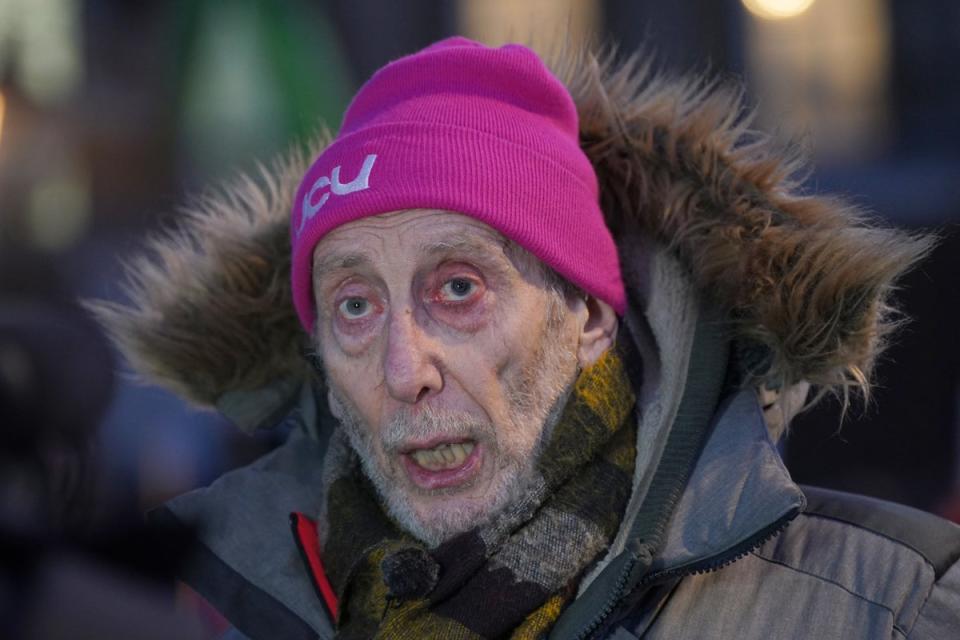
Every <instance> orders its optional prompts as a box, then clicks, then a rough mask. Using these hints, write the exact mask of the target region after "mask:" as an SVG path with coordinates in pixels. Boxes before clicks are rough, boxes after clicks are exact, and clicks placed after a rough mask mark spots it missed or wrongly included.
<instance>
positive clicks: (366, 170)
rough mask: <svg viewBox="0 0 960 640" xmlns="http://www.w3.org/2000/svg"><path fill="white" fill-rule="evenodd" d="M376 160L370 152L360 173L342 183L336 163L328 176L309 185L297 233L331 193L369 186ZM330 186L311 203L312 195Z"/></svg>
mask: <svg viewBox="0 0 960 640" xmlns="http://www.w3.org/2000/svg"><path fill="white" fill-rule="evenodd" d="M376 161H377V154H375V153H371V154H370V155H368V156H367V157H366V158H364V159H363V166H362V167H360V173H358V174H357V177H356V178H354V179H353V180H351V181H350V182H348V183H346V184H344V183H342V182H340V165H337V166H335V167H334V168H333V171H331V172H330V177H329V178H328V177H327V176H320V177H319V178H317V179H316V181H315V182H314V183H313V186H312V187H310V191H309V192H308V193H307V195H306V196H304V198H303V204H301V205H300V228H299V229H298V230H297V235H300V233H302V232H303V227H304V225H305V224H307V221H308V220H310V219H311V218H312V217H313V216H315V215H317V212H318V211H320V209H321V208H322V207H323V205H325V204H327V200H329V199H330V196H331V195H335V196H345V195H347V194H348V193H353V192H354V191H363V190H364V189H369V188H370V171H371V170H372V169H373V163H374V162H376ZM327 187H330V191H328V192H326V193H324V194H323V195H322V196H320V199H319V200H317V204H311V203H312V202H313V199H314V197H316V195H317V193H319V192H320V191H321V190H322V189H326V188H327Z"/></svg>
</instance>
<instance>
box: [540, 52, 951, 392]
mask: <svg viewBox="0 0 960 640" xmlns="http://www.w3.org/2000/svg"><path fill="white" fill-rule="evenodd" d="M555 72H556V73H557V75H558V77H560V79H561V80H562V81H564V82H565V83H566V84H567V86H568V88H569V89H570V91H571V93H572V94H573V96H574V100H575V101H576V103H577V105H578V109H579V112H580V135H581V145H582V146H583V148H584V150H585V151H586V152H587V154H588V155H589V156H590V159H591V161H592V162H593V165H594V168H595V169H596V172H597V175H598V177H599V180H600V192H601V199H602V206H603V209H604V211H605V213H606V216H607V224H608V226H609V227H610V229H611V230H612V231H613V233H614V235H615V236H618V237H626V235H627V234H626V233H625V232H626V231H627V230H629V229H631V228H634V227H639V229H640V231H641V233H644V234H645V235H648V236H652V237H654V238H656V239H657V240H658V241H659V242H662V243H664V244H666V245H667V246H668V247H670V248H671V249H672V250H674V251H675V252H676V253H677V254H678V255H679V256H680V257H681V259H682V260H683V261H684V263H685V264H686V265H687V267H688V268H689V269H690V271H691V273H692V275H693V279H694V282H695V283H696V285H697V286H698V288H699V289H700V290H701V291H703V292H704V293H706V294H707V295H709V296H711V297H712V298H713V299H714V301H715V302H717V303H719V304H720V305H722V306H723V307H725V308H726V309H728V311H729V312H730V315H731V317H732V319H733V321H734V322H735V324H736V335H737V336H738V338H739V339H740V342H741V350H742V349H743V345H746V349H747V350H755V349H756V347H760V348H761V349H762V352H763V353H764V354H765V357H761V358H760V359H759V362H754V363H753V365H752V366H751V367H750V371H747V372H746V373H747V379H746V381H745V382H747V383H750V384H761V383H762V384H766V386H768V387H771V388H780V387H781V386H783V385H792V384H795V383H797V382H800V381H804V380H805V381H808V382H810V383H812V384H814V385H817V386H819V387H820V389H821V390H827V391H831V390H832V391H841V392H842V393H843V394H844V396H846V392H847V390H849V389H850V388H851V387H857V388H859V389H860V390H861V391H863V392H864V394H867V393H868V392H869V380H870V375H871V371H872V369H873V365H874V362H875V360H876V357H877V356H878V355H879V354H880V352H881V351H882V349H883V346H884V338H885V337H886V336H888V334H889V333H890V331H891V330H892V329H893V328H894V327H895V326H896V325H897V321H896V319H895V316H894V314H893V313H892V311H893V310H892V307H891V305H890V302H889V296H890V293H891V291H892V290H893V284H894V282H895V280H896V279H897V278H898V277H899V276H900V275H902V274H903V272H904V271H906V270H907V269H909V268H910V267H911V266H912V265H914V264H915V263H916V262H917V261H918V260H920V259H921V258H922V257H923V256H924V255H925V254H926V253H927V252H928V251H929V250H930V248H931V247H932V244H933V241H932V238H930V237H924V236H920V235H908V234H906V233H903V232H900V231H896V230H893V229H888V228H882V227H880V226H876V225H874V224H871V223H870V221H869V220H868V219H867V217H866V215H865V214H864V212H862V211H860V210H858V209H856V208H855V207H852V206H850V205H849V204H846V203H844V202H841V201H840V200H838V199H836V198H832V197H824V196H814V195H810V194H807V193H804V192H803V191H802V190H801V188H800V186H801V185H800V183H801V181H802V178H803V177H805V176H804V173H803V167H802V164H801V161H800V159H799V158H798V157H797V155H796V154H795V152H791V150H790V148H788V147H787V146H786V145H782V144H777V143H776V142H775V141H773V140H772V139H770V138H768V137H765V136H763V135H760V134H758V133H756V132H754V131H751V130H750V128H749V127H750V123H751V120H752V113H751V112H749V111H748V110H746V109H745V108H744V105H743V100H742V96H741V94H740V92H739V91H736V90H735V89H733V88H731V87H727V86H722V85H720V84H718V83H716V82H712V81H707V80H704V79H702V78H698V77H679V78H677V77H673V78H671V77H666V76H659V75H655V74H652V73H651V72H650V69H649V67H648V66H647V65H642V64H639V63H638V61H637V58H636V57H634V58H631V59H630V60H628V61H627V62H626V63H625V64H623V65H619V66H617V65H615V64H614V63H613V55H612V53H611V54H608V55H606V56H603V57H602V58H599V59H598V58H597V57H595V56H592V55H579V56H576V55H575V56H570V55H566V56H564V57H563V59H561V60H560V61H559V62H558V64H556V65H555ZM793 148H796V147H795V146H794V147H793ZM621 249H622V248H621ZM755 360H757V359H756V358H755Z"/></svg>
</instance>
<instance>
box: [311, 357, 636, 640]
mask: <svg viewBox="0 0 960 640" xmlns="http://www.w3.org/2000/svg"><path fill="white" fill-rule="evenodd" d="M623 362H624V361H623V359H622V358H621V356H620V355H618V354H617V353H616V352H615V351H614V350H612V349H611V350H609V351H607V352H606V353H605V354H604V355H603V356H602V357H601V358H600V359H599V360H598V361H597V362H596V363H595V364H593V365H592V366H591V367H589V368H588V369H586V370H585V371H583V372H582V373H581V374H580V376H579V377H578V378H577V381H576V382H575V384H574V388H573V390H572V392H571V394H570V396H569V397H568V399H567V403H566V405H565V407H564V410H563V412H562V414H561V416H560V419H559V421H558V422H557V424H556V425H555V426H554V429H553V431H552V433H551V434H550V439H549V441H548V442H547V443H546V445H545V447H544V450H543V453H542V454H541V456H540V458H539V460H538V462H537V474H536V478H535V480H534V482H533V483H532V486H531V487H529V490H527V491H525V492H524V494H523V495H524V500H523V502H522V503H521V504H516V505H512V506H511V508H509V509H508V510H507V511H506V512H505V513H503V514H501V515H499V516H498V517H496V518H494V519H493V520H492V522H490V523H489V524H487V525H485V526H483V527H480V528H478V529H475V530H472V531H468V532H465V533H463V534H460V535H458V536H455V537H453V538H452V539H450V540H448V541H446V542H444V543H442V544H440V545H439V546H438V547H436V548H434V549H428V548H426V547H425V546H424V545H423V544H422V543H420V542H418V541H417V540H414V539H413V538H412V537H410V536H409V535H407V534H406V533H404V532H402V531H401V530H399V529H398V527H397V526H396V525H395V524H394V523H393V522H392V521H391V520H390V519H389V518H388V516H387V515H385V512H384V510H383V508H382V506H381V503H380V502H379V501H378V498H377V496H376V494H375V490H374V489H373V488H372V486H371V485H370V483H369V482H368V481H367V480H366V479H365V478H364V477H363V475H362V471H361V469H360V465H359V462H358V460H357V459H356V456H355V455H353V456H344V455H341V454H333V455H332V456H328V461H329V460H331V458H335V459H337V460H339V461H340V462H339V464H340V468H338V469H335V470H334V472H333V473H332V474H331V475H330V476H329V478H330V479H329V485H328V486H327V487H326V492H327V508H326V512H325V516H326V518H327V521H326V523H325V527H326V531H327V534H326V536H325V539H326V544H325V548H324V550H323V555H324V564H325V567H326V570H327V575H328V577H329V578H330V581H331V584H332V585H333V588H334V590H335V591H336V593H337V595H338V597H339V600H340V618H339V620H338V625H337V630H338V637H340V638H399V639H410V640H413V639H414V638H417V639H419V638H445V639H446V638H453V639H458V638H460V639H471V640H474V639H478V638H505V637H511V638H540V637H544V636H545V635H546V633H547V632H548V631H549V629H550V628H551V626H552V625H553V623H554V622H555V621H556V620H557V618H558V617H559V615H560V613H561V612H562V611H563V609H564V607H565V606H566V605H567V604H568V603H569V602H570V601H571V600H572V598H573V596H574V595H575V593H576V587H577V584H578V582H579V578H580V577H581V576H582V575H583V573H584V571H585V570H586V569H587V568H588V567H590V566H591V565H592V564H593V563H594V562H595V561H596V560H597V558H598V557H599V556H600V555H601V554H602V553H603V552H604V551H605V550H606V548H607V547H608V546H609V544H610V541H611V540H612V538H613V536H614V535H615V534H616V532H617V529H618V527H619V526H620V522H621V520H622V518H623V513H624V510H625V509H626V505H627V501H628V499H629V497H630V489H631V481H632V476H633V468H634V462H635V459H636V421H635V419H634V417H633V407H634V404H635V399H634V394H633V391H632V389H631V386H630V381H629V378H628V376H627V374H626V372H625V369H624V364H623ZM344 441H345V439H341V444H342V443H343V442H344ZM342 446H346V445H342Z"/></svg>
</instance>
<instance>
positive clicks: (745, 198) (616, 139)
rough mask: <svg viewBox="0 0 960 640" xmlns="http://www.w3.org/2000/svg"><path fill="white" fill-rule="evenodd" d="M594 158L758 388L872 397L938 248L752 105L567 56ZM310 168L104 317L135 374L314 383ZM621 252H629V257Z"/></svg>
mask: <svg viewBox="0 0 960 640" xmlns="http://www.w3.org/2000/svg"><path fill="white" fill-rule="evenodd" d="M553 66H554V69H555V72H556V73H557V75H558V77H560V78H561V80H563V81H564V82H565V83H566V84H567V86H568V87H569V88H570V90H571V93H572V95H573V97H574V99H575V101H576V103H577V105H578V108H579V111H580V119H581V125H580V126H581V142H582V146H583V147H584V149H585V151H586V152H587V154H588V155H589V157H590V159H591V160H592V162H593V165H594V167H595V169H596V171H597V175H598V178H599V181H600V189H601V197H602V205H603V208H604V211H605V214H606V217H607V224H608V225H609V227H610V229H611V230H612V232H613V234H614V236H615V237H619V238H627V237H629V236H630V235H631V233H632V232H635V231H637V230H639V231H640V232H641V233H643V234H644V235H646V236H648V237H653V238H655V239H656V240H657V241H658V242H660V243H663V244H665V245H666V246H668V247H669V248H670V249H671V250H673V251H675V252H676V253H677V254H678V255H679V256H680V258H681V259H682V261H683V262H684V264H686V266H687V268H688V269H689V270H690V272H691V274H692V277H693V280H694V282H695V284H696V286H697V287H698V288H699V289H701V290H702V291H703V292H705V293H706V294H707V295H711V296H712V297H713V298H714V299H715V300H716V301H717V302H718V303H720V304H722V305H723V306H724V307H725V308H726V309H727V310H728V312H729V313H730V315H731V317H732V318H733V320H734V322H735V323H736V331H737V335H738V337H739V339H740V342H741V343H742V344H747V345H759V346H760V347H761V351H762V353H763V354H765V357H762V358H761V359H760V364H756V363H755V364H754V365H753V366H752V368H751V371H750V373H751V375H752V379H751V380H750V382H752V383H760V382H763V383H765V384H766V385H767V386H768V387H771V388H778V387H780V386H782V385H785V384H786V385H789V384H793V383H795V382H798V381H800V380H807V381H809V382H811V383H813V384H815V385H819V386H820V387H821V388H822V389H839V390H842V391H844V392H845V391H846V390H847V389H849V388H850V387H860V388H861V389H862V390H863V391H865V392H866V391H867V390H868V389H869V377H870V372H871V370H872V367H873V363H874V361H875V359H876V357H877V355H878V354H879V353H880V351H881V350H882V347H883V342H884V338H885V337H886V336H887V335H888V333H889V332H890V330H891V329H892V328H893V327H894V326H895V324H896V322H895V321H894V320H893V316H892V315H891V307H890V304H889V302H888V298H889V294H890V292H891V291H892V288H893V283H894V281H895V280H896V278H897V277H898V276H900V275H901V274H902V273H903V272H904V271H905V270H906V269H907V268H909V267H910V266H911V265H913V264H914V263H915V262H916V261H917V260H918V259H920V258H921V257H922V256H923V255H924V254H925V252H927V251H928V250H929V249H930V247H931V244H932V242H931V240H930V239H928V238H924V237H919V236H910V235H906V234H904V233H901V232H897V231H894V230H891V229H884V228H880V227H877V226H872V225H871V224H869V223H868V221H867V219H866V218H865V216H864V214H863V213H862V212H861V211H859V210H857V209H855V208H853V207H851V206H849V205H846V204H844V203H842V202H839V201H837V200H835V199H832V198H827V197H820V196H812V195H808V194H805V193H803V192H802V191H801V190H800V185H799V180H798V179H797V176H798V171H799V169H800V164H799V162H798V161H797V159H796V158H795V156H794V155H793V154H791V153H789V152H788V150H787V149H786V148H785V147H783V146H777V145H776V144H774V143H773V142H771V141H770V140H769V139H767V138H764V137H762V136H759V135H757V134H755V133H754V132H752V131H750V129H749V124H750V116H749V113H747V112H746V111H745V110H744V107H743V104H742V100H741V96H740V94H739V93H738V92H736V91H733V90H731V89H729V88H726V87H723V86H719V85H717V84H715V83H712V82H707V81H704V80H702V79H698V78H668V77H666V76H657V75H653V74H651V73H650V71H649V70H648V68H647V67H645V66H642V65H638V64H637V63H636V62H635V61H631V62H628V63H627V64H625V65H620V66H617V65H614V64H613V63H612V57H611V56H607V57H605V58H602V59H598V58H596V57H594V56H592V55H587V54H583V55H570V54H569V53H568V54H566V55H564V56H563V59H562V60H559V61H557V63H556V64H555V65H553ZM328 141H329V135H324V136H321V138H320V139H319V140H318V141H317V142H316V143H315V144H314V145H312V147H311V149H310V150H309V152H305V151H294V152H292V153H290V154H288V155H287V156H286V157H285V158H283V159H282V160H280V161H278V162H277V163H275V164H274V165H273V166H271V167H270V169H269V170H262V171H261V176H260V177H261V180H260V181H259V182H257V181H255V180H253V179H250V178H248V177H240V178H238V179H237V180H235V181H234V182H233V183H232V184H231V185H229V186H227V187H226V188H224V189H223V190H222V191H220V192H219V193H213V194H209V195H207V196H205V197H202V198H200V200H199V201H198V202H197V204H196V205H195V206H193V207H192V208H190V209H188V210H187V211H186V215H185V220H184V222H183V224H182V225H181V226H180V227H179V229H177V230H175V231H174V232H172V233H169V234H167V235H165V236H164V237H161V238H159V239H155V240H153V241H152V242H151V244H150V255H148V256H147V257H143V258H140V259H138V260H136V261H135V262H134V263H133V264H132V265H131V266H130V268H129V270H128V271H129V281H130V284H129V297H130V302H129V304H128V305H117V304H109V303H95V304H93V305H91V306H92V307H93V308H94V310H95V312H96V313H97V314H98V315H99V317H100V319H101V321H102V322H103V323H104V324H105V325H106V326H107V327H108V329H109V331H110V333H111V335H112V336H113V337H114V339H115V341H116V342H117V343H118V345H119V347H120V349H121V350H122V351H123V352H124V354H125V355H126V356H127V358H128V359H129V360H130V362H131V364H132V365H133V367H134V369H135V370H137V371H139V372H140V373H141V374H142V375H143V376H144V377H146V378H147V379H149V380H151V381H153V382H156V383H158V384H161V385H163V386H166V387H168V388H171V389H173V390H175V391H176V392H178V393H179V394H181V395H182V396H184V397H185V398H187V399H189V400H191V401H192V402H194V403H196V404H199V405H201V406H206V407H212V406H214V405H215V403H216V401H217V399H218V398H219V397H220V396H222V395H223V394H224V393H225V392H227V391H241V390H253V389H257V388H260V387H262V386H264V385H266V384H268V383H269V382H270V381H271V380H274V379H276V378H277V377H289V376H302V375H306V373H305V372H306V367H305V366H304V365H303V364H302V359H301V357H300V352H301V349H302V347H303V346H304V343H305V337H304V336H303V332H302V330H301V329H300V326H299V324H298V322H297V320H296V315H295V313H294V310H293V305H292V302H291V292H290V283H289V269H290V246H289V235H288V221H289V215H290V214H289V210H290V204H291V199H292V197H293V194H294V193H295V191H296V187H297V185H298V183H299V180H300V178H301V176H302V175H303V173H304V172H305V170H306V168H307V165H308V161H309V159H310V158H312V157H315V156H316V155H317V154H318V153H319V152H320V150H321V149H322V148H323V147H324V146H325V145H326V144H327V143H328ZM621 249H623V247H621Z"/></svg>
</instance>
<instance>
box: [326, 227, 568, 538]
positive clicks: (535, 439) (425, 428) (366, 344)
mask: <svg viewBox="0 0 960 640" xmlns="http://www.w3.org/2000/svg"><path fill="white" fill-rule="evenodd" d="M506 247H507V243H506V242H505V241H504V238H503V236H501V235H500V234H498V233H497V232H495V231H494V230H493V229H491V228H490V227H488V226H487V225H485V224H483V223H481V222H478V221H476V220H473V219H471V218H467V217H465V216H462V215H458V214H452V213H449V212H441V211H432V210H413V211H405V212H401V213H392V214H386V215H382V216H376V217H371V218H365V219H362V220H357V221H354V222H351V223H349V224H346V225H344V226H342V227H339V228H337V229H335V230H334V231H332V232H331V233H329V234H328V235H327V236H325V237H324V238H323V240H322V241H321V242H320V243H319V244H318V245H317V248H316V250H315V253H314V291H315V295H316V299H317V301H318V303H317V306H318V321H317V322H318V324H317V336H316V337H317V342H318V350H319V354H320V355H321V357H322V359H323V363H324V369H325V372H326V377H327V382H328V384H329V386H330V405H331V408H332V410H333V412H334V414H335V415H337V417H338V418H340V420H341V422H342V424H343V426H344V428H345V429H346V431H347V434H348V435H349V437H350V441H351V444H352V446H353V447H354V449H356V450H357V452H358V453H359V455H360V458H361V461H362V464H363V466H364V470H365V472H366V474H367V475H368V476H369V477H370V478H371V480H373V482H374V484H375V485H376V486H377V489H378V490H379V492H380V494H381V496H382V497H383V498H384V500H385V502H386V505H387V508H388V509H389V511H390V513H391V514H392V515H393V517H394V518H395V519H396V520H397V521H398V522H399V523H400V524H401V525H402V526H403V527H404V528H406V529H407V530H409V531H410V532H411V533H413V534H414V535H415V536H417V537H419V538H420V539H422V540H424V541H426V542H428V543H429V544H437V543H439V542H440V541H442V540H444V539H446V538H448V537H449V536H451V535H453V534H455V533H458V532H461V531H465V530H468V529H470V528H473V527H475V526H477V525H479V524H482V523H483V522H484V521H486V520H487V519H489V518H490V517H491V516H493V515H494V514H496V513H498V512H500V511H502V509H503V508H504V507H506V506H508V505H509V504H511V503H512V502H514V501H515V500H516V499H517V497H518V496H520V495H522V492H523V491H524V488H525V487H526V485H527V484H528V483H529V480H530V478H531V477H532V476H533V471H534V467H535V463H536V457H537V454H538V445H539V443H540V441H541V435H542V434H543V433H544V430H545V425H546V426H549V424H550V423H551V422H553V421H554V420H555V416H556V414H557V413H558V411H556V410H555V409H556V408H558V407H560V406H561V405H562V403H563V401H564V400H565V398H566V393H567V391H568V389H569V388H570V385H571V384H572V382H573V379H574V377H575V375H576V371H577V343H578V336H579V334H578V330H577V327H576V323H575V322H573V321H571V320H570V317H571V316H572V314H568V313H567V310H566V305H565V304H564V301H563V299H562V297H561V296H560V295H559V294H557V293H556V292H555V291H554V290H553V289H552V288H550V287H548V286H547V285H546V283H545V282H544V274H543V271H542V269H539V268H536V266H535V264H533V259H532V258H530V257H529V255H515V254H516V253H517V252H516V251H511V250H507V249H506Z"/></svg>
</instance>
